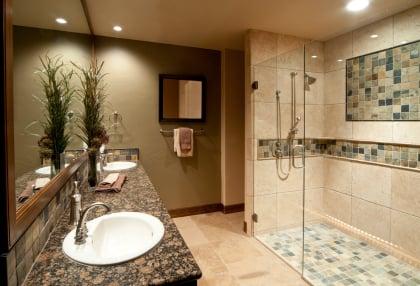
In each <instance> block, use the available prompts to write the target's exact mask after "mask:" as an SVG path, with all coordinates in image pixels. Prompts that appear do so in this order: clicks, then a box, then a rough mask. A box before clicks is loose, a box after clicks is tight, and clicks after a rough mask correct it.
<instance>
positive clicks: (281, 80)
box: [277, 69, 304, 104]
mask: <svg viewBox="0 0 420 286" xmlns="http://www.w3.org/2000/svg"><path fill="white" fill-rule="evenodd" d="M292 72H295V73H297V75H296V77H295V83H296V102H297V103H299V104H303V96H304V91H303V72H302V71H298V70H293V69H278V70H277V80H278V90H279V91H280V102H281V103H282V104H290V103H291V102H292V99H291V95H292V88H291V86H292V78H291V75H290V74H291V73H292Z"/></svg>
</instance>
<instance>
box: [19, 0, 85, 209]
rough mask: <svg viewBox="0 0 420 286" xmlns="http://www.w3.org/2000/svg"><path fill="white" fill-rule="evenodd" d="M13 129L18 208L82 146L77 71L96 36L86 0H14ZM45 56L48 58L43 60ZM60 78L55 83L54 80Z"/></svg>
mask: <svg viewBox="0 0 420 286" xmlns="http://www.w3.org/2000/svg"><path fill="white" fill-rule="evenodd" d="M12 7H13V129H14V157H15V162H14V166H15V170H14V171H15V197H16V210H17V211H19V209H20V208H21V207H22V206H23V205H25V204H28V203H29V202H31V199H32V198H33V197H34V196H35V194H36V193H38V192H39V191H40V190H42V188H43V187H44V186H45V184H47V183H48V182H49V180H50V179H51V178H52V177H53V176H55V175H57V174H58V173H59V172H60V171H62V170H63V169H64V168H65V167H66V166H67V165H68V164H69V163H71V161H72V160H74V159H75V158H74V156H68V155H65V154H66V153H65V151H66V150H69V149H80V148H81V141H80V140H79V139H78V137H77V136H75V133H76V132H77V128H76V121H75V119H76V115H77V114H78V110H80V108H79V107H78V103H77V100H76V94H75V93H74V88H75V87H76V86H77V85H78V80H77V77H76V76H75V75H74V74H72V69H73V67H72V64H71V62H74V63H76V64H79V65H84V66H85V65H87V64H88V63H89V61H90V59H91V45H92V43H91V37H90V31H89V27H88V23H87V20H86V18H85V14H84V11H83V7H82V4H81V2H80V1H74V0H64V1H56V0H37V1H32V0H13V2H12ZM41 60H42V61H41ZM54 81H55V83H53V82H54Z"/></svg>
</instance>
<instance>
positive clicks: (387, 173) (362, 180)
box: [351, 163, 391, 207]
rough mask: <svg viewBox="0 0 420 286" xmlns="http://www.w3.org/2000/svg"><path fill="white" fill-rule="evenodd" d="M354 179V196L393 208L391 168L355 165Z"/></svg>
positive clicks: (353, 167)
mask: <svg viewBox="0 0 420 286" xmlns="http://www.w3.org/2000/svg"><path fill="white" fill-rule="evenodd" d="M352 178H353V179H352V187H351V189H352V195H353V196H355V197H358V198H362V199H365V200H367V201H370V202H374V203H377V204H380V205H383V206H387V207H390V206H391V169H390V168H386V167H381V166H375V165H368V164H362V163H353V164H352ZM378 178H380V179H378Z"/></svg>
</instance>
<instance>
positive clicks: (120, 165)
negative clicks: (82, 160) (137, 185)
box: [98, 161, 137, 172]
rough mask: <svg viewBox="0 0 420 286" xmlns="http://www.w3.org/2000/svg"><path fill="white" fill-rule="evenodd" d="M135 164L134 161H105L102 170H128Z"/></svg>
mask: <svg viewBox="0 0 420 286" xmlns="http://www.w3.org/2000/svg"><path fill="white" fill-rule="evenodd" d="M136 166H137V164H136V163H134V162H129V161H115V162H110V163H107V164H106V165H105V166H104V171H107V172H114V171H123V170H130V169H134V168H135V167H136ZM98 168H99V165H98Z"/></svg>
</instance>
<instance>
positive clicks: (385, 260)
mask: <svg viewBox="0 0 420 286" xmlns="http://www.w3.org/2000/svg"><path fill="white" fill-rule="evenodd" d="M256 238H257V239H258V240H260V241H261V242H262V243H263V244H264V245H266V246H267V247H268V248H269V249H271V250H272V251H273V252H274V253H276V254H277V255H279V256H280V257H281V258H282V259H283V260H285V261H286V262H287V263H289V264H290V265H291V266H292V267H294V268H295V269H296V270H298V271H299V272H300V271H301V269H302V245H303V246H304V267H303V276H304V277H305V278H306V279H307V280H309V282H311V283H312V284H313V285H315V286H318V285H328V286H338V285H384V286H388V285H407V286H409V285H410V286H414V285H420V269H418V268H415V267H414V266H411V265H409V264H407V263H405V262H404V261H401V260H399V259H398V258H396V257H394V256H392V255H390V254H388V253H386V252H384V251H382V250H380V249H377V248H375V247H374V246H371V245H370V244H368V243H367V242H364V241H362V240H359V239H356V238H354V237H352V236H350V235H348V234H345V233H343V232H341V231H340V230H338V229H336V228H334V227H332V226H330V225H328V224H325V223H318V224H312V225H309V226H306V227H305V239H304V242H305V243H304V244H303V243H302V242H303V231H302V228H301V227H300V228H292V229H286V230H281V231H273V232H270V233H265V234H261V235H257V236H256Z"/></svg>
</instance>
